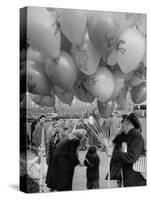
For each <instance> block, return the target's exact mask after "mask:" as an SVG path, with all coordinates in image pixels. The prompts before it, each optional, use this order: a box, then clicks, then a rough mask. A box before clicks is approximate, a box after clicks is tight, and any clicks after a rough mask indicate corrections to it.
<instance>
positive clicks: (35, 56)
mask: <svg viewBox="0 0 150 200" xmlns="http://www.w3.org/2000/svg"><path fill="white" fill-rule="evenodd" d="M45 59H46V58H45V56H44V55H43V54H42V53H40V52H39V51H37V50H35V49H32V48H31V47H29V48H28V50H27V60H33V61H37V62H39V63H45Z"/></svg>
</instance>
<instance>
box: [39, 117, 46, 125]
mask: <svg viewBox="0 0 150 200" xmlns="http://www.w3.org/2000/svg"><path fill="white" fill-rule="evenodd" d="M45 120H46V116H45V115H41V116H40V124H41V125H43V124H44V122H45Z"/></svg>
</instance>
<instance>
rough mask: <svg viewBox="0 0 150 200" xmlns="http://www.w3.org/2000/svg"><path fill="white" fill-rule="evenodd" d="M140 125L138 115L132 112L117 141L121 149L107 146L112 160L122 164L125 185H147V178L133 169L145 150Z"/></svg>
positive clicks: (124, 123)
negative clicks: (122, 133)
mask: <svg viewBox="0 0 150 200" xmlns="http://www.w3.org/2000/svg"><path fill="white" fill-rule="evenodd" d="M140 126H141V125H140V122H139V120H138V118H137V116H136V115H135V114H134V113H131V114H130V115H129V116H127V117H126V118H125V119H124V122H123V124H122V131H123V132H124V135H121V136H120V137H119V138H118V139H117V141H116V142H117V145H118V147H119V146H120V147H121V149H119V148H117V149H114V151H113V148H112V147H107V154H108V156H112V161H111V162H113V163H116V164H120V165H121V167H122V170H123V184H124V187H128V186H144V185H146V180H145V179H144V177H143V176H142V175H141V173H140V172H136V171H134V170H133V164H134V163H135V162H136V161H137V160H138V158H139V156H140V155H142V154H143V152H144V140H143V137H142V135H141V133H140V131H139V129H140Z"/></svg>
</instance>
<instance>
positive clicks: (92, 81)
mask: <svg viewBox="0 0 150 200" xmlns="http://www.w3.org/2000/svg"><path fill="white" fill-rule="evenodd" d="M83 81H85V82H86V83H87V85H88V86H89V87H91V86H93V85H96V83H97V82H98V80H96V78H95V77H94V76H90V77H88V78H87V77H84V78H83Z"/></svg>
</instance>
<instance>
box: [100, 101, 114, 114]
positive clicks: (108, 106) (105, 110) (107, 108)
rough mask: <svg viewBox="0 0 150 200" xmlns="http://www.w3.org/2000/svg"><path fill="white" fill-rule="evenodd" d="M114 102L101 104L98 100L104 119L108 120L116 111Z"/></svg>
mask: <svg viewBox="0 0 150 200" xmlns="http://www.w3.org/2000/svg"><path fill="white" fill-rule="evenodd" d="M114 105H115V104H114V101H108V102H100V101H99V100H97V107H98V110H99V113H100V116H101V117H102V118H108V117H110V116H111V115H112V113H113V110H114Z"/></svg>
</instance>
